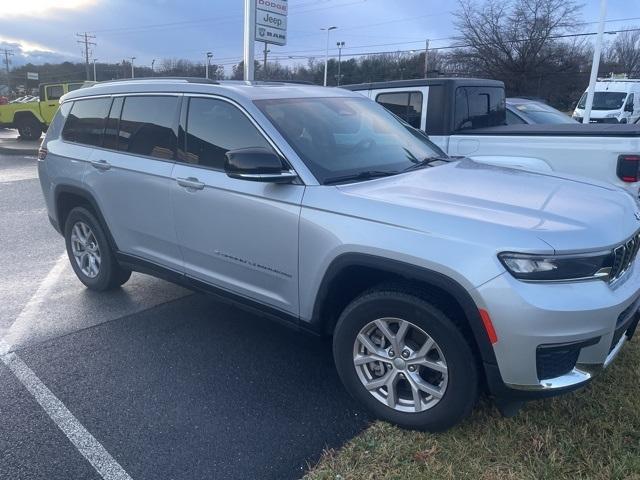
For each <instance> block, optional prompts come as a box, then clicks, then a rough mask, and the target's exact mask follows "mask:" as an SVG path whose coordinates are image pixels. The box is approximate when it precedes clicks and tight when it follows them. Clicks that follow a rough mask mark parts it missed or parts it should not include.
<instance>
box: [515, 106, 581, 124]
mask: <svg viewBox="0 0 640 480" xmlns="http://www.w3.org/2000/svg"><path fill="white" fill-rule="evenodd" d="M513 107H514V108H515V109H516V110H517V111H518V112H521V113H522V114H524V115H526V116H527V118H529V119H530V120H531V121H532V122H533V123H539V124H559V123H577V122H576V121H575V120H574V119H573V118H571V117H570V116H569V115H565V114H564V113H562V112H561V111H559V110H556V109H555V108H553V107H550V106H549V105H545V104H543V103H539V102H528V103H515V104H513Z"/></svg>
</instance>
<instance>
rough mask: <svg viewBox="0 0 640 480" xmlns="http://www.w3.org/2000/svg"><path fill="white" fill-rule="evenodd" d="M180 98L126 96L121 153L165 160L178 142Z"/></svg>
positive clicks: (119, 133)
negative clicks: (177, 129)
mask: <svg viewBox="0 0 640 480" xmlns="http://www.w3.org/2000/svg"><path fill="white" fill-rule="evenodd" d="M178 100H179V99H178V97H163V96H149V97H143V96H141V97H126V98H125V100H124V106H123V108H122V115H121V117H120V129H119V132H118V150H120V151H125V152H129V153H133V154H136V155H145V156H149V157H156V158H161V159H165V160H170V159H173V158H174V155H175V151H176V145H177V143H178V140H177V133H176V127H175V125H176V124H177V114H178V104H179V102H178Z"/></svg>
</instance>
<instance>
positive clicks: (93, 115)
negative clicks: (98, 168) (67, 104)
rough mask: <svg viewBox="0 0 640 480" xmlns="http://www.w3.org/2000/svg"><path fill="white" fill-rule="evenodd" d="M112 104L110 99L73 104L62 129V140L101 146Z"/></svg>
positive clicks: (89, 100)
mask: <svg viewBox="0 0 640 480" xmlns="http://www.w3.org/2000/svg"><path fill="white" fill-rule="evenodd" d="M110 104H111V99H110V98H93V99H87V100H76V101H75V102H73V106H72V107H71V111H70V112H69V115H68V116H67V121H66V123H65V124H64V128H63V129H62V138H63V139H64V140H67V141H69V142H75V143H81V144H83V145H91V146H94V147H98V146H100V145H101V143H102V132H103V131H104V124H105V119H106V117H107V113H108V112H109V106H110Z"/></svg>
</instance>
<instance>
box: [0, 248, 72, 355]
mask: <svg viewBox="0 0 640 480" xmlns="http://www.w3.org/2000/svg"><path fill="white" fill-rule="evenodd" d="M68 264H69V260H68V257H67V254H66V252H65V253H63V254H62V255H60V257H59V258H58V260H57V261H56V263H55V265H54V266H53V268H52V269H51V270H50V271H49V273H48V274H47V276H46V277H44V280H42V282H41V283H40V285H38V289H37V290H36V293H34V294H33V296H32V297H31V298H30V299H29V301H28V302H27V304H26V305H25V307H24V308H23V309H22V311H21V312H20V314H19V315H18V316H17V317H16V319H15V320H14V321H13V323H12V324H11V326H10V327H9V330H8V333H7V334H6V335H5V336H4V338H3V339H2V340H4V342H2V344H4V347H3V345H2V344H0V354H3V353H7V352H8V351H9V349H10V348H11V347H12V346H13V345H12V344H13V340H12V339H15V338H17V335H18V332H16V331H15V330H16V328H15V327H16V326H17V327H18V329H19V328H20V327H21V326H23V325H29V323H30V322H31V320H33V319H34V318H35V316H36V315H37V314H38V312H39V311H40V305H41V304H42V301H43V300H44V299H45V298H46V297H47V296H48V295H49V293H51V290H52V289H53V287H54V285H55V283H56V282H57V281H58V278H60V275H61V274H62V272H63V271H64V269H65V268H66V267H67V265H68Z"/></svg>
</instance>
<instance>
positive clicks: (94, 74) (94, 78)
mask: <svg viewBox="0 0 640 480" xmlns="http://www.w3.org/2000/svg"><path fill="white" fill-rule="evenodd" d="M97 61H98V59H97V58H94V59H93V81H94V82H97V81H98V78H97V77H96V62H97Z"/></svg>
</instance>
